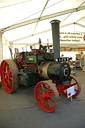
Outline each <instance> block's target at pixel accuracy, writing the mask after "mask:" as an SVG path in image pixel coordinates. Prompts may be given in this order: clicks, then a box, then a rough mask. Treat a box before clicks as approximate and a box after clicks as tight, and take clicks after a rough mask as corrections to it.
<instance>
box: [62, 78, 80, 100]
mask: <svg viewBox="0 0 85 128" xmlns="http://www.w3.org/2000/svg"><path fill="white" fill-rule="evenodd" d="M72 86H74V91H75V94H74V95H73V96H72V98H76V96H78V95H79V93H80V91H81V85H80V83H79V82H77V81H76V79H75V78H74V77H72V76H70V81H69V85H63V90H62V94H63V95H64V96H65V97H67V89H68V88H69V87H72Z"/></svg>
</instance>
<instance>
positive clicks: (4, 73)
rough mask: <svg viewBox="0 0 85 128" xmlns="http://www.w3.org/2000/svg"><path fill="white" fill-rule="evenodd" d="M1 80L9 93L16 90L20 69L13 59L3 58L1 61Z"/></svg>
mask: <svg viewBox="0 0 85 128" xmlns="http://www.w3.org/2000/svg"><path fill="white" fill-rule="evenodd" d="M1 82H2V86H3V88H4V90H5V91H6V92H7V93H13V92H16V90H17V88H18V86H19V84H18V69H17V66H16V64H15V62H14V61H13V60H10V59H8V60H3V61H2V63H1Z"/></svg>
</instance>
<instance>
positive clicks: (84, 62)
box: [81, 52, 85, 68]
mask: <svg viewBox="0 0 85 128" xmlns="http://www.w3.org/2000/svg"><path fill="white" fill-rule="evenodd" d="M81 66H82V68H83V67H85V54H84V53H83V52H81Z"/></svg>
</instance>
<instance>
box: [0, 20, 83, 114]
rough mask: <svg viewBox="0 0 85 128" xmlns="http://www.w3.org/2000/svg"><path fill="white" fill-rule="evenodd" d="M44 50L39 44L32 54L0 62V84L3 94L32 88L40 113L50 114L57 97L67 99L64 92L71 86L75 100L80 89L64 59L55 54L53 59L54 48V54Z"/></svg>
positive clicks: (44, 47) (25, 53) (19, 55)
mask: <svg viewBox="0 0 85 128" xmlns="http://www.w3.org/2000/svg"><path fill="white" fill-rule="evenodd" d="M56 24H58V21H53V25H56ZM52 27H53V26H52ZM55 27H57V26H55ZM54 42H55V41H54ZM53 45H54V44H53ZM58 46H59V45H58ZM46 49H47V47H46V46H42V45H40V48H39V49H32V52H21V53H18V54H16V56H15V57H14V59H13V60H12V59H8V60H3V61H2V63H1V82H2V85H3V88H4V90H5V91H6V92H7V93H13V92H16V91H17V89H18V87H19V85H20V84H23V85H25V86H32V85H36V86H35V98H36V101H37V103H38V105H39V106H40V108H41V109H43V110H44V111H46V112H51V111H53V110H54V109H55V107H56V101H57V97H56V96H57V95H58V94H59V95H61V94H62V95H64V96H65V97H67V89H68V88H69V87H72V86H74V90H75V94H74V95H73V96H72V97H73V98H75V97H76V96H77V95H78V94H79V93H80V89H81V88H80V84H79V83H78V82H77V81H76V79H75V78H73V77H72V76H70V66H69V64H68V63H67V61H68V58H63V59H62V58H60V57H59V55H58V54H59V52H58V53H57V55H58V56H56V55H55V50H56V49H55V48H54V54H53V53H48V52H47V51H46ZM58 50H59V48H58Z"/></svg>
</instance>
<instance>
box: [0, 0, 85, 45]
mask: <svg viewBox="0 0 85 128" xmlns="http://www.w3.org/2000/svg"><path fill="white" fill-rule="evenodd" d="M54 19H57V20H60V21H61V23H60V31H61V32H62V31H68V32H69V31H70V32H71V31H79V32H85V0H0V31H1V32H3V37H4V38H6V40H8V42H11V43H13V44H30V43H37V42H38V39H39V38H41V39H42V42H43V43H45V42H47V39H49V42H50V43H52V36H51V24H50V21H51V20H54Z"/></svg>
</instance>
